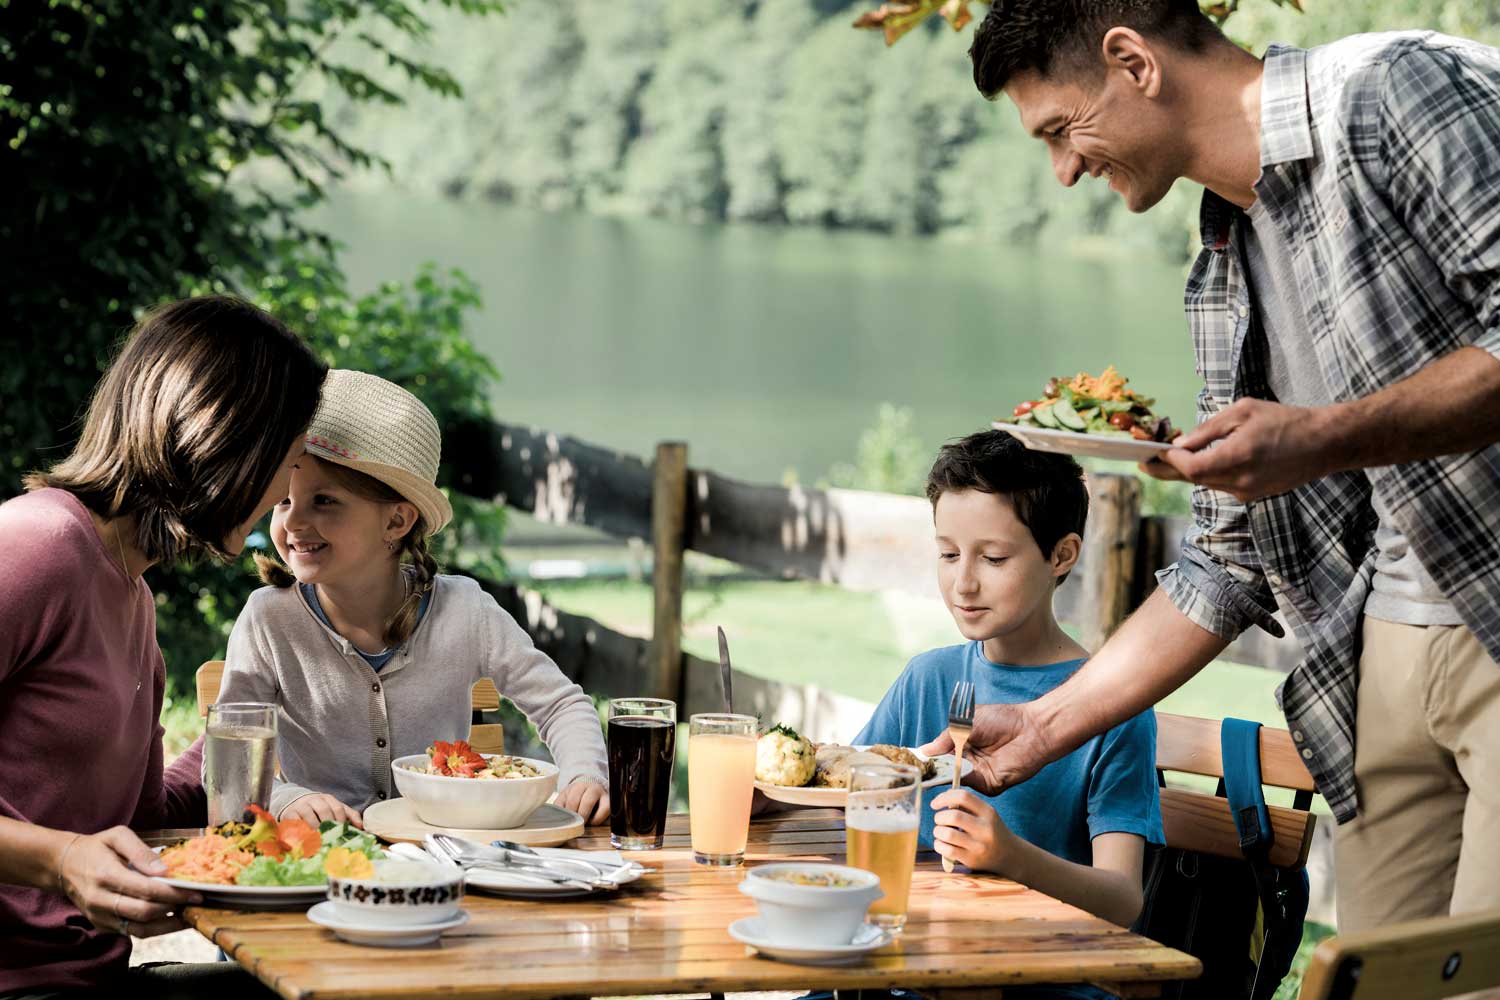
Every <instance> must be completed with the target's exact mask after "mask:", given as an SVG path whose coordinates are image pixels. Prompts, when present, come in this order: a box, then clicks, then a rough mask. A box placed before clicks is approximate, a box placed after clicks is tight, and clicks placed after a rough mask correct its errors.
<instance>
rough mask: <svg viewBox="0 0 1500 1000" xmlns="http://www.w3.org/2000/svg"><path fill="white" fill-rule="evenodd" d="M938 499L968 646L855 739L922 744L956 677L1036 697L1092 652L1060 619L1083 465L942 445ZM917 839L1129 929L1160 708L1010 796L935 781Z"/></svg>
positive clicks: (1074, 549)
mask: <svg viewBox="0 0 1500 1000" xmlns="http://www.w3.org/2000/svg"><path fill="white" fill-rule="evenodd" d="M927 498H928V499H929V500H930V501H932V512H933V523H934V525H935V527H936V531H937V555H938V582H939V586H940V589H941V590H942V594H943V601H944V602H945V603H946V604H947V606H948V610H949V612H950V613H951V614H952V615H953V620H954V622H955V623H956V624H957V625H958V630H959V632H960V633H961V634H962V635H963V637H964V638H965V639H967V640H968V641H967V642H965V643H964V644H962V645H959V646H948V647H945V648H942V649H934V650H930V651H928V652H926V653H922V654H920V655H919V656H916V657H914V658H913V659H912V661H911V662H910V663H909V664H907V666H906V669H905V671H903V672H902V674H901V676H900V677H899V678H897V680H896V682H895V684H893V685H892V686H891V688H890V690H889V691H887V692H886V694H885V697H884V698H883V699H881V702H880V705H879V706H878V707H877V708H876V709H875V714H874V715H873V716H872V717H871V719H870V721H869V723H867V724H866V725H865V728H864V730H863V731H862V732H861V733H860V734H859V735H858V736H857V737H856V738H855V740H854V742H855V743H856V744H861V745H863V744H873V743H893V744H896V745H897V746H908V747H910V746H919V745H921V744H924V743H926V742H928V741H929V740H931V739H933V737H935V736H936V735H937V734H938V733H940V732H942V731H943V730H944V729H946V728H947V725H948V699H949V697H950V696H951V695H952V693H953V687H954V685H955V684H956V683H957V682H958V681H970V682H972V683H973V684H974V686H975V692H976V694H975V700H976V702H977V703H988V702H1005V703H1010V704H1015V703H1018V702H1024V701H1031V700H1032V699H1035V698H1039V697H1041V696H1042V695H1044V694H1046V693H1047V692H1048V691H1050V690H1052V689H1053V688H1055V687H1057V686H1058V685H1059V684H1061V683H1062V682H1063V681H1065V680H1067V679H1068V677H1069V676H1070V675H1071V674H1072V673H1073V672H1074V671H1075V670H1077V669H1078V668H1079V667H1081V666H1083V663H1084V660H1085V659H1086V658H1087V656H1088V651H1087V650H1085V649H1084V648H1083V647H1081V646H1079V645H1078V643H1076V642H1074V641H1073V640H1072V639H1071V638H1069V637H1068V635H1067V634H1066V633H1065V632H1063V630H1062V628H1061V627H1060V626H1059V625H1058V623H1057V619H1055V618H1054V617H1053V615H1052V595H1053V592H1054V591H1055V590H1056V589H1057V586H1058V584H1060V583H1061V582H1062V581H1063V580H1065V579H1067V576H1068V572H1069V570H1071V569H1072V568H1073V566H1074V564H1075V563H1076V562H1077V561H1078V553H1079V548H1080V546H1081V544H1082V541H1083V524H1084V519H1085V517H1086V516H1087V514H1088V491H1087V489H1086V488H1085V487H1084V483H1083V470H1082V469H1081V468H1080V467H1079V465H1078V463H1077V462H1075V461H1074V460H1073V459H1071V458H1069V457H1067V456H1065V455H1055V454H1050V453H1047V452H1037V451H1030V450H1028V449H1026V448H1025V447H1023V446H1022V445H1021V443H1020V442H1019V441H1017V440H1016V439H1015V438H1013V437H1011V436H1010V435H1009V434H1005V433H1003V432H1000V431H984V432H982V433H978V434H973V435H970V436H969V437H967V438H964V439H963V440H961V441H958V442H956V443H953V444H948V445H944V446H943V448H942V451H941V452H940V453H939V454H938V458H937V461H936V463H935V464H934V465H933V467H932V471H931V473H930V474H929V476H928V480H927ZM919 837H920V840H921V843H922V844H923V845H924V846H928V847H932V848H934V849H935V850H936V851H937V852H938V853H939V854H941V855H943V856H944V857H948V858H951V859H953V860H954V861H955V862H957V863H959V864H962V865H965V866H967V867H968V868H970V869H972V870H974V871H988V872H994V873H996V874H999V875H1003V876H1005V877H1007V878H1010V879H1014V880H1015V881H1017V882H1021V883H1023V884H1025V885H1028V886H1031V887H1033V888H1035V889H1038V890H1040V891H1042V892H1045V893H1047V894H1048V895H1049V896H1053V897H1055V898H1057V899H1061V900H1063V901H1064V902H1067V903H1071V904H1072V905H1074V906H1077V907H1079V908H1080V909H1084V910H1087V911H1089V912H1090V913H1093V914H1096V915H1097V916H1100V917H1103V918H1104V919H1106V920H1109V921H1112V922H1114V923H1116V924H1120V925H1121V926H1129V925H1130V923H1131V922H1132V921H1134V920H1135V918H1136V916H1137V915H1138V914H1139V913H1140V910H1141V904H1142V890H1141V874H1142V868H1143V861H1144V856H1145V848H1146V843H1147V841H1150V842H1152V843H1158V844H1159V843H1161V841H1162V832H1161V811H1160V806H1159V803H1158V798H1157V785H1156V717H1155V716H1154V715H1153V714H1152V713H1151V712H1150V711H1149V710H1148V711H1146V712H1144V713H1142V714H1141V715H1138V716H1136V717H1134V718H1132V719H1129V720H1127V721H1126V722H1124V723H1122V724H1121V725H1119V726H1116V727H1115V728H1113V729H1111V730H1109V731H1108V732H1106V733H1104V734H1103V735H1102V736H1096V737H1094V738H1093V739H1091V740H1090V741H1088V742H1087V743H1085V744H1083V745H1082V746H1081V747H1079V748H1078V749H1077V750H1075V751H1073V752H1072V753H1070V754H1068V755H1067V756H1066V757H1063V758H1061V759H1060V760H1057V761H1054V762H1053V763H1051V764H1048V765H1047V766H1046V767H1044V768H1042V769H1041V770H1040V771H1039V772H1037V774H1036V776H1035V777H1033V778H1032V779H1031V780H1029V781H1027V782H1025V783H1023V784H1020V785H1016V786H1015V787H1013V788H1008V789H1006V790H1005V791H1004V792H1003V793H1001V794H1000V795H994V796H985V795H980V794H978V793H976V792H973V791H970V790H968V789H960V790H957V791H954V790H952V789H941V788H936V789H928V790H927V791H926V792H925V793H924V798H923V809H922V826H921V831H920V834H919ZM1069 995H1072V994H1069ZM1078 995H1080V996H1084V995H1090V996H1092V995H1100V996H1102V995H1103V994H1096V993H1093V992H1085V993H1080V994H1078Z"/></svg>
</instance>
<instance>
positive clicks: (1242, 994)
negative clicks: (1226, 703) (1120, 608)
mask: <svg viewBox="0 0 1500 1000" xmlns="http://www.w3.org/2000/svg"><path fill="white" fill-rule="evenodd" d="M1219 742H1220V747H1221V749H1222V751H1223V758H1224V777H1223V778H1222V779H1221V780H1220V782H1219V789H1218V792H1217V793H1216V794H1218V795H1220V796H1225V797H1227V798H1228V799H1229V807H1230V811H1231V812H1232V813H1233V815H1234V821H1235V828H1236V830H1237V831H1238V833H1239V839H1240V852H1241V854H1242V855H1243V857H1242V858H1224V857H1218V856H1216V855H1211V854H1204V853H1201V852H1198V851H1188V850H1183V849H1180V848H1172V847H1164V848H1159V849H1157V850H1155V851H1154V852H1153V853H1152V854H1151V856H1150V857H1149V858H1148V860H1147V865H1146V881H1145V905H1144V906H1143V908H1142V910H1141V915H1140V917H1139V918H1137V920H1136V923H1135V926H1134V927H1133V928H1132V930H1134V931H1135V932H1136V933H1138V934H1141V935H1144V936H1145V937H1148V938H1151V939H1152V940H1153V941H1159V942H1160V943H1162V944H1165V945H1167V946H1169V947H1172V948H1176V949H1178V950H1179V951H1185V952H1187V953H1188V954H1190V955H1192V956H1193V957H1195V958H1197V959H1198V960H1199V961H1201V962H1202V963H1203V975H1202V976H1201V977H1200V978H1198V979H1190V980H1186V981H1183V982H1176V983H1168V984H1166V985H1165V986H1164V987H1163V989H1162V997H1163V998H1164V1000H1270V998H1271V997H1272V996H1273V995H1274V994H1275V993H1276V987H1277V986H1279V985H1280V984H1281V981H1282V979H1283V978H1285V976H1286V974H1287V972H1288V970H1290V969H1291V965H1292V959H1293V958H1295V957H1296V954H1297V948H1298V946H1299V945H1300V944H1301V943H1302V922H1303V920H1304V919H1305V918H1306V916H1307V902H1308V883H1307V869H1306V868H1305V867H1300V866H1299V867H1296V868H1282V867H1278V866H1276V865H1272V864H1271V863H1270V862H1269V860H1268V855H1269V853H1270V850H1271V845H1272V843H1274V834H1273V832H1272V829H1271V818H1270V814H1269V813H1268V812H1267V811H1266V799H1265V793H1264V790H1263V789H1262V787H1261V772H1260V723H1258V722H1247V721H1245V720H1243V719H1225V720H1224V721H1223V723H1222V725H1221V726H1220V729H1219ZM1158 778H1160V772H1158ZM1311 800H1312V795H1311V793H1309V792H1303V791H1299V792H1298V793H1297V799H1296V808H1298V809H1302V810H1306V809H1307V808H1308V806H1309V805H1310V804H1311Z"/></svg>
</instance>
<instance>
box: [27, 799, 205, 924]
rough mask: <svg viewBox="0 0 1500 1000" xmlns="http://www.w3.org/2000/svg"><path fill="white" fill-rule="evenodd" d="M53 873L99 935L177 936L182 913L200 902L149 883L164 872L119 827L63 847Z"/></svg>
mask: <svg viewBox="0 0 1500 1000" xmlns="http://www.w3.org/2000/svg"><path fill="white" fill-rule="evenodd" d="M56 867H57V868H58V878H57V881H58V883H59V884H60V885H61V886H62V889H63V891H64V892H65V893H66V894H67V897H68V899H69V900H71V901H72V903H73V905H74V906H76V907H78V908H79V909H80V910H82V911H83V915H84V916H85V917H88V919H89V922H90V923H92V924H93V925H94V926H95V927H97V928H99V929H100V930H102V931H115V932H117V933H120V934H133V935H135V936H136V937H151V936H152V935H155V934H166V933H168V932H170V931H178V930H182V928H183V923H182V919H181V917H180V916H179V914H180V913H181V911H182V908H183V907H184V906H187V905H190V904H196V903H201V902H203V897H201V896H199V895H198V894H197V893H195V892H186V891H184V890H182V889H175V888H173V887H172V886H170V885H167V884H166V883H165V882H158V881H156V880H155V879H153V878H150V877H149V876H151V875H165V874H166V873H167V866H166V865H164V864H162V863H161V859H160V858H158V857H157V856H156V855H155V853H153V852H152V850H151V848H149V847H147V846H146V845H145V844H144V843H143V842H142V841H141V839H140V838H139V837H137V836H136V835H135V834H134V833H132V832H131V831H130V830H129V829H128V828H127V827H123V826H116V827H112V828H110V829H108V830H105V831H104V832H103V833H95V834H86V835H83V836H79V837H76V838H74V839H73V840H71V841H67V842H65V843H64V845H63V847H61V848H60V849H59V850H58V862H57V866H56ZM132 869H134V870H132Z"/></svg>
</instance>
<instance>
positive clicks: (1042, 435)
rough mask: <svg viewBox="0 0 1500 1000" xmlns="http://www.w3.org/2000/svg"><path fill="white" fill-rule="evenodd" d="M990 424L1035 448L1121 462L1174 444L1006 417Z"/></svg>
mask: <svg viewBox="0 0 1500 1000" xmlns="http://www.w3.org/2000/svg"><path fill="white" fill-rule="evenodd" d="M990 426H991V427H994V428H995V430H997V431H1004V432H1005V433H1007V434H1009V435H1010V436H1011V437H1014V438H1017V439H1019V440H1020V442H1021V443H1022V444H1024V445H1025V446H1026V447H1028V448H1030V449H1031V450H1032V451H1055V452H1058V453H1060V454H1063V455H1082V456H1085V457H1087V458H1109V459H1114V460H1115V461H1119V462H1149V461H1151V460H1152V459H1153V458H1158V457H1160V456H1161V455H1162V454H1163V453H1164V452H1167V451H1170V450H1171V449H1172V446H1171V445H1169V444H1163V443H1161V442H1160V441H1137V440H1136V439H1135V438H1132V437H1115V436H1114V435H1112V434H1081V433H1079V432H1078V431H1059V430H1053V429H1052V428H1050V427H1030V426H1027V425H1026V424H1009V423H1006V422H1005V421H1003V420H997V421H995V422H994V423H993V424H991V425H990Z"/></svg>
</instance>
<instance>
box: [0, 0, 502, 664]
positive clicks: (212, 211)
mask: <svg viewBox="0 0 1500 1000" xmlns="http://www.w3.org/2000/svg"><path fill="white" fill-rule="evenodd" d="M423 6H424V5H422V4H420V3H407V2H402V0H295V2H293V0H52V2H50V3H41V2H28V0H21V2H15V0H12V2H9V3H5V2H0V176H3V177H4V178H5V182H4V183H3V184H0V247H3V248H4V250H3V253H4V255H5V256H4V261H5V274H6V282H5V286H4V292H3V294H4V302H5V306H6V319H7V326H8V330H9V339H8V346H9V347H10V348H11V355H10V363H9V364H7V365H5V366H4V367H3V368H0V399H3V400H4V405H3V408H0V469H3V470H4V471H3V474H0V498H3V497H5V496H9V495H13V494H14V493H16V492H18V491H19V489H20V478H21V476H22V474H24V473H25V472H26V471H28V470H30V469H35V468H39V467H43V466H46V465H47V464H50V463H51V462H52V461H55V460H56V459H57V458H59V457H61V456H62V455H63V454H65V453H66V451H67V449H68V448H69V447H70V446H71V442H72V440H73V438H74V436H75V435H76V431H77V428H76V420H77V417H78V416H79V415H80V414H81V412H82V410H83V407H84V406H85V404H86V403H87V399H88V395H89V392H90V390H91V389H92V387H93V385H94V383H95V382H96V381H97V380H98V378H99V375H100V372H101V371H102V369H103V366H104V365H105V364H106V363H107V361H108V359H109V357H110V356H111V355H112V353H113V349H114V347H115V345H116V344H117V342H118V340H119V338H120V337H121V335H122V334H123V333H124V332H125V331H126V330H128V329H129V327H130V326H131V324H132V322H133V320H134V318H135V317H136V316H137V315H138V314H139V313H140V311H141V310H142V309H144V308H147V307H149V306H151V305H153V304H155V303H157V302H159V301H161V300H163V299H166V298H172V297H176V296H179V295H182V294H187V293H191V292H195V291H203V290H210V289H212V290H232V291H236V292H239V293H241V294H244V295H246V296H248V297H250V298H252V299H255V300H257V301H259V302H260V303H261V304H262V305H265V306H266V307H267V308H269V309H271V310H272V311H273V312H275V313H277V314H278V315H280V316H282V317H283V318H284V319H285V320H286V321H287V322H288V323H289V325H291V326H292V328H293V329H296V330H297V331H298V332H300V333H302V334H303V335H304V336H305V337H307V338H308V339H309V340H310V341H311V342H312V343H313V344H314V346H315V347H316V348H317V349H318V350H319V352H320V353H322V354H323V355H324V357H325V358H327V359H328V360H329V362H330V363H331V364H335V365H339V366H344V367H358V368H363V369H365V370H368V371H373V372H376V373H377V374H381V375H385V376H386V377H389V378H392V379H394V380H396V381H398V382H401V383H402V384H403V385H406V386H407V387H408V388H410V389H412V391H414V392H416V393H417V394H418V395H419V396H421V397H422V398H423V399H424V401H425V402H427V403H428V405H429V406H431V407H432V408H433V409H434V411H436V412H437V415H438V417H439V420H440V421H441V420H443V419H445V418H448V417H450V416H455V415H473V414H475V413H479V412H483V411H484V408H485V407H486V406H487V402H486V400H487V395H486V392H487V386H488V384H489V382H490V381H491V380H493V379H494V378H495V377H496V373H495V371H494V369H493V367H492V366H491V365H490V364H489V362H487V361H486V360H485V359H483V358H482V357H480V356H478V355H477V354H475V353H474V351H473V349H472V348H471V347H470V346H469V345H468V343H467V341H466V340H465V339H464V337H463V335H462V324H463V317H464V316H465V314H466V313H467V312H468V311H469V310H471V309H473V308H474V306H475V305H476V303H477V296H476V295H475V292H474V288H473V286H472V285H471V284H470V283H469V282H468V281H467V279H465V278H463V277H462V276H461V275H447V276H438V275H435V274H432V273H430V272H424V273H422V274H419V275H418V276H417V277H416V279H415V280H414V281H412V282H411V283H410V285H400V284H389V285H385V286H382V287H381V288H380V289H379V290H377V291H376V292H374V293H371V294H369V295H365V296H354V295H352V294H351V293H350V292H349V291H348V289H347V287H346V283H345V280H344V277H343V275H342V273H341V272H340V271H339V268H338V265H337V258H336V251H335V248H334V247H333V246H332V244H331V242H330V241H329V240H327V239H326V238H324V237H322V236H320V235H319V234H317V233H314V232H310V231H308V229H307V228H306V227H305V226H304V225H303V223H302V222H301V212H302V211H303V209H305V208H306V207H307V206H309V205H310V204H312V203H314V202H316V201H317V200H319V199H320V198H321V197H322V195H323V190H324V185H325V184H326V183H327V182H328V181H330V180H333V179H337V178H339V177H341V176H343V175H344V174H345V173H346V172H347V171H349V170H351V169H359V168H369V167H380V166H382V165H383V163H384V161H383V160H382V158H381V157H380V156H379V155H378V153H375V152H371V151H369V150H368V149H367V148H365V147H363V146H361V145H359V144H358V143H357V142H351V141H349V140H348V139H347V138H346V137H345V135H344V133H343V131H342V130H341V128H340V127H338V126H337V125H336V123H335V121H334V118H333V115H332V114H331V113H330V107H331V105H330V103H329V102H328V101H327V100H319V99H315V96H312V95H328V94H337V95H339V98H340V107H343V108H351V107H353V108H358V107H368V106H380V107H383V108H391V107H395V106H399V105H400V104H401V103H402V100H403V94H404V93H405V92H408V91H410V90H412V89H415V90H418V91H425V92H429V93H431V94H434V95H438V96H442V97H453V96H456V95H457V94H458V93H459V86H458V83H457V81H456V80H455V78H454V77H453V75H452V74H451V73H450V72H448V70H446V69H445V68H443V66H442V65H440V64H438V63H436V62H433V61H429V60H425V59H423V58H413V57H411V56H409V55H407V54H406V51H405V50H406V49H409V48H410V47H411V46H412V45H414V44H416V43H418V42H420V41H421V40H422V39H423V38H425V37H426V36H427V35H428V34H429V32H430V23H429V20H428V17H427V16H424V14H423V12H422V11H421V9H420V8H422V7H423ZM427 6H433V7H436V8H439V9H441V8H447V10H448V12H450V13H453V14H455V15H464V16H468V15H475V14H485V13H489V12H493V11H497V10H498V9H499V7H498V5H497V4H496V3H495V2H494V0H442V2H440V3H436V4H432V5H427ZM245 388H246V391H264V390H265V389H266V387H263V386H246V387H245ZM465 513H466V514H468V515H470V517H469V520H468V522H467V523H466V525H465V530H466V531H468V532H469V533H470V537H469V538H468V539H467V541H469V542H470V543H482V545H486V546H488V547H489V548H490V549H492V548H493V545H492V544H490V543H493V542H494V541H496V540H497V539H498V531H499V526H500V523H501V522H500V520H499V517H498V515H497V514H494V513H493V512H489V511H486V510H483V509H477V508H476V509H466V511H465ZM476 532H477V536H478V537H476V536H475V533H476ZM457 534H458V533H457V532H455V537H454V541H455V542H457V541H459V539H458V538H457V537H456V536H457ZM152 584H153V588H154V590H155V591H156V593H157V613H158V623H159V630H160V639H161V643H162V646H163V649H164V651H165V653H166V655H167V657H168V660H169V668H170V669H171V670H172V671H173V673H174V675H175V676H176V677H177V678H178V679H179V680H182V679H186V678H187V677H188V676H190V672H191V670H192V668H193V667H195V666H196V665H197V663H198V662H199V661H201V660H202V659H205V658H209V657H211V656H212V655H214V654H216V653H217V652H219V651H221V650H222V646H223V634H224V632H225V631H226V630H227V628H228V623H229V622H230V621H231V620H232V618H233V616H234V614H235V613H237V611H238V608H239V607H240V604H241V603H242V601H243V597H244V595H245V593H246V592H247V591H248V589H249V587H250V586H251V583H250V580H249V578H248V576H247V575H246V573H245V571H244V567H243V566H223V565H219V564H216V563H205V564H201V565H198V566H195V567H187V568H176V569H174V568H163V569H161V570H157V571H153V577H152Z"/></svg>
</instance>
